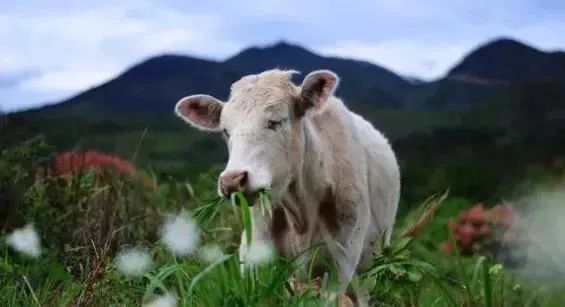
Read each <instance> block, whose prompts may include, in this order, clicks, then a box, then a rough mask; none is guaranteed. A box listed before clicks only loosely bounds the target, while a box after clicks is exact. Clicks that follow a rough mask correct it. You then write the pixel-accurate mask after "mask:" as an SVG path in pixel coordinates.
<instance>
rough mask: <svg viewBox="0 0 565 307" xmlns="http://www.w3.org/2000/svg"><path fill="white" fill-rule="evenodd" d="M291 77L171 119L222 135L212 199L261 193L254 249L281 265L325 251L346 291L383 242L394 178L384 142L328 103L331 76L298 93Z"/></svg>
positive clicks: (271, 74) (396, 185) (395, 190)
mask: <svg viewBox="0 0 565 307" xmlns="http://www.w3.org/2000/svg"><path fill="white" fill-rule="evenodd" d="M294 73H296V72H295V71H281V70H276V69H275V70H269V71H265V72H263V73H260V74H257V75H249V76H245V77H243V78H242V79H240V80H239V81H237V82H235V83H234V84H233V85H232V87H231V94H230V97H229V100H228V102H226V103H224V102H221V101H219V100H218V99H216V98H214V97H211V96H208V95H193V96H188V97H185V98H182V99H181V100H180V101H179V102H178V103H177V105H176V114H177V115H178V116H180V117H181V118H182V119H184V120H185V121H186V122H188V123H189V124H191V125H193V126H194V127H196V128H199V129H202V130H207V131H217V132H222V133H223V135H224V138H225V140H226V142H227V144H228V148H229V161H228V163H227V166H226V168H225V170H224V171H223V172H222V173H221V175H220V179H219V183H218V187H219V188H218V189H219V193H220V194H221V195H223V196H228V195H230V194H231V193H232V192H234V191H236V190H237V189H243V191H244V192H245V193H247V194H249V195H252V194H253V193H254V192H256V191H257V190H259V189H262V188H268V189H270V191H271V197H272V200H273V205H274V214H273V218H272V219H270V218H268V217H262V218H259V219H258V220H256V223H255V227H254V234H253V238H254V240H270V241H272V242H274V245H275V246H276V248H277V251H278V253H279V254H280V255H281V256H287V257H291V256H294V255H297V254H299V253H301V252H302V251H303V250H305V249H307V248H309V247H311V246H313V245H316V244H318V243H325V246H326V248H327V249H326V251H327V252H329V255H330V256H331V257H332V259H333V261H334V262H335V264H336V266H337V269H338V272H339V280H340V281H341V284H342V285H344V286H346V285H347V284H348V283H349V281H350V280H351V278H352V277H353V275H354V273H355V272H356V270H358V269H359V268H362V267H363V266H364V265H366V264H367V263H368V261H369V260H371V259H372V258H373V257H374V254H375V253H378V252H379V249H380V246H379V243H380V238H381V236H382V235H383V233H385V238H386V240H387V242H388V240H390V235H391V230H392V228H393V224H394V220H395V216H396V211H397V206H398V200H399V195H400V174H399V168H398V164H397V161H396V158H395V155H394V152H393V151H392V149H391V147H390V145H389V143H388V141H387V140H386V138H385V137H384V136H383V135H382V134H381V133H380V132H379V131H377V130H375V129H374V128H373V126H372V125H371V124H370V123H369V122H367V121H366V120H364V119H363V118H362V117H361V116H359V115H357V114H355V113H353V112H351V111H350V110H348V109H347V107H346V106H345V105H344V104H343V103H342V101H341V100H340V99H338V98H336V97H335V96H333V93H334V91H335V89H336V87H337V84H338V81H339V79H338V77H337V76H336V75H335V74H334V73H332V72H331V71H327V70H319V71H314V72H312V73H310V74H309V75H308V76H306V78H305V79H304V82H303V83H302V85H301V86H296V85H295V84H293V82H292V81H291V77H292V75H293V74H294ZM255 208H257V206H255ZM255 210H257V209H255ZM255 216H256V217H259V216H261V215H260V214H255ZM342 289H344V288H342Z"/></svg>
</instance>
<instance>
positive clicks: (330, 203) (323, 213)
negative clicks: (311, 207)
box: [318, 187, 339, 233]
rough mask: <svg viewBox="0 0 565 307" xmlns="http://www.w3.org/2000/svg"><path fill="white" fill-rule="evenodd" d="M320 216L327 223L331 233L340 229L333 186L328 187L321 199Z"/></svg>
mask: <svg viewBox="0 0 565 307" xmlns="http://www.w3.org/2000/svg"><path fill="white" fill-rule="evenodd" d="M318 210H319V212H318V214H319V216H320V218H321V219H322V220H323V221H324V223H325V224H326V227H327V228H328V230H329V231H330V232H331V233H336V232H337V231H338V229H339V223H338V216H337V215H338V214H337V204H336V199H335V195H334V193H333V191H332V188H331V187H328V188H326V192H325V194H324V197H323V198H322V200H321V201H320V207H319V209H318Z"/></svg>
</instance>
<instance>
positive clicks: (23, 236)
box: [6, 224, 41, 258]
mask: <svg viewBox="0 0 565 307" xmlns="http://www.w3.org/2000/svg"><path fill="white" fill-rule="evenodd" d="M6 241H7V242H8V245H9V246H11V247H12V248H13V249H14V250H16V251H18V252H20V253H22V254H24V255H27V256H30V257H33V258H37V257H39V255H41V246H40V242H39V235H38V234H37V231H36V230H35V227H33V225H32V224H28V225H26V226H25V227H23V228H19V229H16V230H14V232H12V233H11V234H10V235H9V236H8V238H7V240H6Z"/></svg>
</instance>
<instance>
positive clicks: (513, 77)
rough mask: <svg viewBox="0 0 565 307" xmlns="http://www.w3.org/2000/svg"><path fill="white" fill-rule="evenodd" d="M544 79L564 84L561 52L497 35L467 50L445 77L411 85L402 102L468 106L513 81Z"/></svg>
mask: <svg viewBox="0 0 565 307" xmlns="http://www.w3.org/2000/svg"><path fill="white" fill-rule="evenodd" d="M538 81H547V82H555V84H554V85H553V86H560V85H559V84H562V85H563V86H565V52H560V51H558V52H544V51H541V50H538V49H535V48H533V47H530V46H528V45H525V44H523V43H521V42H518V41H515V40H512V39H509V38H500V39H497V40H494V41H491V42H488V43H486V44H484V45H481V46H479V47H478V48H476V49H475V50H473V51H471V52H470V53H469V54H468V55H467V56H465V57H464V58H463V60H462V61H461V62H460V63H458V64H456V65H455V66H454V67H453V68H452V69H451V70H450V71H449V72H448V73H447V75H446V76H445V77H443V78H441V79H439V80H437V81H434V82H430V83H425V84H421V85H419V86H415V87H414V88H413V90H412V92H410V93H408V94H407V96H406V97H407V98H405V100H404V102H405V104H408V105H415V106H420V107H424V108H455V109H468V108H471V107H474V106H478V105H480V104H482V103H486V102H488V101H491V100H492V98H493V97H494V96H495V95H497V94H498V93H499V92H501V91H506V89H507V88H508V87H510V90H515V89H516V87H512V86H511V85H513V84H518V83H528V82H538Z"/></svg>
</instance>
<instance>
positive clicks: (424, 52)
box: [0, 0, 565, 112]
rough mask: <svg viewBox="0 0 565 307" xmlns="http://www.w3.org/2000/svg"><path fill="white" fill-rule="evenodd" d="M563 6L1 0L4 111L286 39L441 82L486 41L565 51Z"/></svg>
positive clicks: (414, 0)
mask: <svg viewBox="0 0 565 307" xmlns="http://www.w3.org/2000/svg"><path fill="white" fill-rule="evenodd" d="M563 33H565V1H563V0H545V1H544V0H538V1H535V0H513V1H506V0H474V1H466V0H465V1H462V0H427V1H422V0H378V1H365V0H357V1H352V0H350V1H333V0H311V1H298V0H238V1H229V0H218V1H214V0H211V1H193V0H188V1H187V0H185V1H172V0H169V1H167V0H161V1H150V0H140V1H133V0H123V1H121V0H116V1H81V0H78V1H63V0H51V1H39V0H37V1H33V0H29V1H2V2H0V42H2V44H0V112H10V111H16V110H22V109H26V108H30V107H35V106H39V105H42V104H46V103H53V102H58V101H61V100H62V99H64V98H67V97H69V96H72V95H75V94H77V93H79V92H81V91H84V90H87V89H89V88H91V87H93V86H96V85H99V84H101V83H103V82H105V81H108V80H109V79H111V78H113V77H115V76H116V75H117V74H119V73H120V72H122V71H124V70H125V69H127V68H128V67H131V66H132V65H135V64H136V63H138V62H140V61H142V60H144V59H146V58H148V57H151V56H155V55H158V54H163V53H175V54H186V55H192V56H198V57H203V58H207V59H214V60H223V59H226V58H228V57H230V56H231V55H233V54H235V53H237V52H238V51H240V50H242V49H244V48H246V47H249V46H252V45H253V46H265V45H269V44H273V43H275V42H277V41H280V40H285V41H287V42H291V43H296V44H299V45H302V46H304V47H306V48H308V49H310V50H312V51H314V52H316V53H319V54H322V55H334V56H341V57H346V58H352V59H361V60H367V61H369V62H372V63H375V64H377V65H381V66H383V67H385V68H388V69H390V70H392V71H394V72H396V73H398V74H400V75H403V76H407V77H417V78H420V79H424V80H432V79H435V78H439V77H441V76H442V75H444V74H445V73H446V71H447V70H448V69H449V68H450V67H452V66H453V65H454V64H456V63H457V62H458V61H459V60H461V58H462V57H463V56H464V55H465V54H466V53H468V52H469V51H471V50H472V49H473V48H476V47H477V46H478V45H480V44H483V43H485V42H487V41H488V40H491V39H495V38H498V37H502V36H504V37H511V38H514V39H518V40H520V41H522V42H524V43H527V44H530V45H532V46H535V47H537V48H540V49H542V50H547V51H552V50H563V49H565V35H564V34H563Z"/></svg>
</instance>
